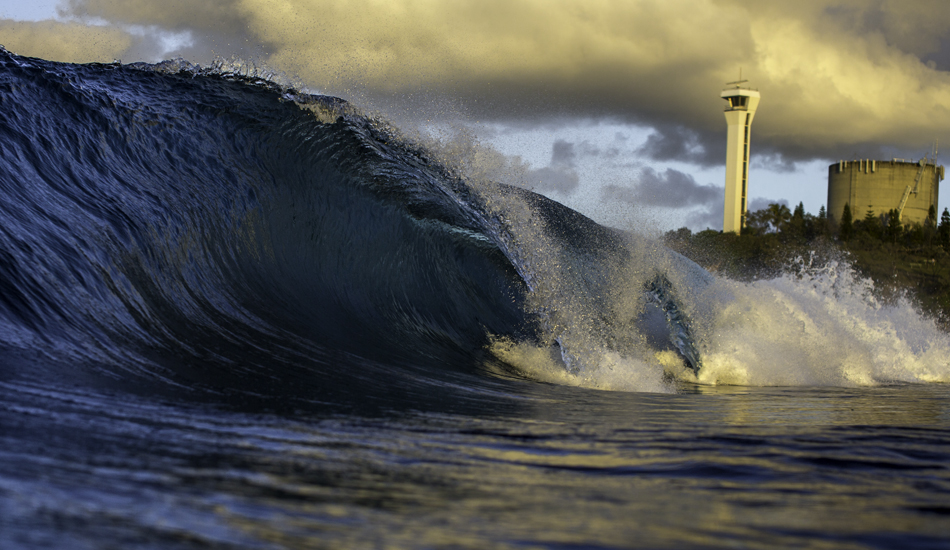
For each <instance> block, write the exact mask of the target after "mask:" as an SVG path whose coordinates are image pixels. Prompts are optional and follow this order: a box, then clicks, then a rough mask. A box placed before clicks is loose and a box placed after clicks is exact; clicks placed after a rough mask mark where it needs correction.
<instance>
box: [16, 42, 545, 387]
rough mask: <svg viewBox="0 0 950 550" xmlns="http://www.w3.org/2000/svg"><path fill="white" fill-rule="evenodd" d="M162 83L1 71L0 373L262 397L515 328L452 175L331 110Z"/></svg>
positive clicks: (124, 71) (87, 71) (59, 71)
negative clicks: (91, 377)
mask: <svg viewBox="0 0 950 550" xmlns="http://www.w3.org/2000/svg"><path fill="white" fill-rule="evenodd" d="M163 69H165V70H163ZM177 69H179V68H176V70H173V71H172V70H167V67H164V66H151V67H149V66H138V67H136V66H131V67H130V66H119V65H98V64H92V65H86V66H77V65H66V64H57V63H50V62H45V61H41V60H36V59H27V58H21V57H17V56H14V55H12V54H9V53H7V52H3V53H2V55H0V94H2V95H0V119H2V120H0V143H2V152H0V185H2V186H3V188H2V192H3V195H4V197H5V199H4V201H3V203H2V205H0V280H2V285H3V288H2V295H0V334H2V335H3V337H2V342H0V345H2V346H3V348H4V351H5V352H6V353H7V354H8V355H10V356H11V357H16V358H18V359H17V360H11V361H8V364H14V363H30V364H33V365H34V366H32V367H29V368H27V370H29V369H35V368H36V367H35V364H36V363H37V362H39V363H42V364H44V365H47V366H48V365H51V364H59V365H68V368H66V370H72V371H74V373H75V372H78V371H80V370H82V369H81V368H80V366H81V365H85V366H90V367H91V368H92V369H93V370H97V371H101V372H103V373H105V374H106V376H107V377H111V378H127V377H131V378H143V377H144V378H147V379H152V380H154V379H163V380H165V381H166V382H170V383H171V384H173V385H185V386H194V385H206V386H209V387H211V386H215V385H218V384H220V383H221V382H220V380H219V379H220V377H221V376H224V375H228V376H230V377H231V378H234V377H238V378H240V377H241V376H244V375H248V376H250V377H251V378H252V379H253V380H254V382H253V384H252V385H253V386H255V387H257V389H260V388H259V386H258V385H259V384H261V381H262V380H269V379H271V378H274V377H277V378H280V379H281V384H287V383H288V381H292V380H295V378H294V376H296V377H297V378H298V380H297V381H298V382H299V381H302V380H303V379H313V378H314V377H315V376H316V377H318V378H320V379H321V382H320V383H321V384H327V383H332V380H333V379H338V380H348V381H352V377H353V376H354V373H353V372H347V371H351V370H353V369H354V368H355V367H354V365H355V364H357V363H358V364H360V367H359V368H360V369H362V370H363V372H361V373H359V374H358V376H363V377H366V378H368V379H373V378H374V375H373V374H371V373H368V372H366V371H367V370H371V368H372V365H373V364H377V365H384V366H386V368H389V366H391V365H394V364H405V365H416V366H424V367H429V371H431V370H433V369H432V367H434V366H437V367H438V368H440V369H446V368H448V369H456V370H463V371H464V370H471V369H472V368H475V367H473V365H475V366H477V365H479V364H481V363H480V362H481V361H482V360H481V359H480V350H482V349H484V347H485V345H486V344H487V342H488V340H487V338H488V336H487V335H488V334H503V335H511V336H512V337H516V338H519V339H520V338H525V337H529V336H530V335H531V334H532V331H533V328H532V322H531V320H530V318H529V316H527V315H526V314H525V313H524V311H525V309H524V307H523V302H524V296H525V286H524V284H523V282H522V281H521V279H520V277H519V275H518V274H517V272H516V270H515V269H514V268H513V267H512V265H511V263H510V262H509V261H508V259H507V258H506V257H505V256H504V254H503V253H502V252H501V250H500V249H499V248H498V247H497V246H496V245H495V243H494V242H493V240H492V238H491V237H490V236H487V235H486V232H485V224H484V222H483V220H480V219H479V215H478V214H477V212H476V211H474V210H473V209H472V207H471V206H470V205H469V204H468V201H469V200H470V197H469V196H467V190H466V189H465V187H464V185H462V183H461V182H460V181H459V180H458V179H457V178H452V177H450V176H449V175H448V174H447V173H446V172H445V170H444V169H442V168H440V167H439V166H436V165H432V164H430V163H429V162H428V161H427V160H426V159H425V158H424V157H423V156H421V155H420V154H417V153H413V152H411V151H409V150H407V149H406V148H405V147H403V146H401V145H398V144H395V143H391V142H390V141H391V138H392V136H390V135H386V134H385V133H384V132H383V131H381V130H379V129H377V128H375V127H374V126H373V124H372V123H371V122H370V121H369V120H367V119H365V118H361V117H358V116H355V115H352V116H342V115H341V116H334V117H332V118H331V119H330V120H332V122H322V121H321V117H320V116H316V115H315V114H314V113H317V115H319V114H321V113H323V114H326V113H334V112H337V111H339V112H340V113H342V110H343V109H344V107H345V105H344V104H343V102H342V101H340V100H336V99H333V98H325V97H311V96H301V97H294V96H292V95H290V94H289V93H287V92H286V91H283V90H281V89H280V88H278V87H276V86H274V85H272V84H270V83H267V82H263V81H256V82H255V81H252V80H251V79H242V78H237V77H233V76H232V77H228V76H226V75H220V74H217V75H216V74H210V73H207V74H199V72H197V71H195V70H194V69H193V68H191V70H187V69H189V68H188V67H185V69H181V70H177ZM295 99H296V100H297V101H296V102H295V101H294V100H295ZM299 104H305V106H306V107H307V108H301V106H300V105H299ZM323 118H324V119H326V117H323ZM481 355H484V353H481ZM357 358H358V359H359V360H357ZM295 372H296V375H295V374H294V373H295ZM427 372H428V371H427ZM255 373H256V374H258V375H260V376H254V374H255ZM315 373H316V374H315ZM231 382H233V380H231ZM336 389H340V388H336Z"/></svg>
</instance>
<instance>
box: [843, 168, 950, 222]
mask: <svg viewBox="0 0 950 550" xmlns="http://www.w3.org/2000/svg"><path fill="white" fill-rule="evenodd" d="M943 176H944V170H943V166H937V165H935V164H933V163H931V162H928V161H927V160H926V159H925V160H921V161H920V162H913V161H906V160H902V159H894V160H885V161H881V160H842V161H839V162H836V163H834V164H832V165H831V166H829V167H828V215H829V216H832V217H833V218H834V219H835V220H837V221H841V213H842V212H843V211H844V205H845V203H849V204H850V205H851V216H852V218H853V219H854V220H861V219H864V216H865V215H866V214H867V211H868V210H872V211H873V212H874V214H875V215H876V216H879V215H881V214H887V213H888V212H890V211H891V210H892V209H895V210H897V209H899V210H900V213H901V221H903V222H904V223H915V222H916V223H923V222H924V220H925V219H926V218H927V212H928V211H929V210H930V205H933V206H934V208H936V207H937V194H938V192H939V189H940V181H941V180H943ZM939 214H940V213H939V212H938V213H937V215H938V216H939Z"/></svg>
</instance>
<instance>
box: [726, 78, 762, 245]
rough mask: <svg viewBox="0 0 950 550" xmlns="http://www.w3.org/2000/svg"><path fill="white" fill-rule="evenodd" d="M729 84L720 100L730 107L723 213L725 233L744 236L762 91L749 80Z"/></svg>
mask: <svg viewBox="0 0 950 550" xmlns="http://www.w3.org/2000/svg"><path fill="white" fill-rule="evenodd" d="M739 78H740V80H738V81H736V82H729V83H727V86H731V87H730V88H726V89H725V90H723V92H722V94H721V95H720V97H722V98H723V99H725V100H726V101H728V102H729V105H728V106H726V124H728V125H729V130H728V132H727V134H726V136H727V138H726V205H725V208H723V213H722V230H723V231H724V232H726V231H731V232H733V233H740V232H741V231H742V226H743V225H745V212H746V193H747V185H748V182H749V132H750V129H751V127H752V118H753V117H754V116H755V109H756V107H758V106H759V92H758V91H756V90H751V89H749V88H745V87H743V86H742V85H743V84H745V83H746V82H748V81H747V80H741V78H742V76H741V73H740V76H739Z"/></svg>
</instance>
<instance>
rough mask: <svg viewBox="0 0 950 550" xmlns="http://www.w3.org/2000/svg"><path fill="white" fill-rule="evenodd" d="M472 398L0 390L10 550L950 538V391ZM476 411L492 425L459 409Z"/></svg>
mask: <svg viewBox="0 0 950 550" xmlns="http://www.w3.org/2000/svg"><path fill="white" fill-rule="evenodd" d="M481 386H482V391H483V392H485V393H488V392H495V395H493V396H492V397H491V398H488V399H486V398H484V397H473V403H469V404H466V403H460V404H447V406H446V407H445V409H446V410H445V411H438V410H437V411H424V410H412V409H411V407H408V408H407V410H401V411H395V410H394V411H390V412H388V413H386V414H380V415H368V416H365V415H333V414H325V413H320V412H314V411H307V410H306V409H300V410H295V411H291V410H280V409H281V407H280V404H279V403H273V404H271V406H264V407H262V408H260V409H259V410H255V411H253V412H247V411H242V410H241V409H242V404H241V403H230V404H207V403H194V402H192V403H188V402H184V403H183V402H168V401H155V400H151V399H146V398H141V397H132V396H129V395H123V396H115V395H111V396H110V395H102V394H94V393H89V392H87V391H77V390H70V389H66V388H57V389H51V388H50V387H47V386H45V385H44V386H39V385H26V384H9V383H8V384H4V385H2V386H0V403H2V404H0V411H2V412H0V434H2V436H0V445H2V450H0V496H2V498H0V518H2V519H0V527H2V529H0V543H2V546H3V547H4V548H38V547H48V548H64V547H70V548H84V547H85V548H103V547H125V548H153V547H154V548H205V547H209V546H210V547H224V548H228V547H235V548H374V547H376V548H382V547H385V548H642V547H649V548H685V547H690V548H707V547H708V548H727V547H743V548H775V547H807V548H946V547H947V544H948V543H950V538H948V533H950V469H948V464H950V388H948V387H947V386H945V385H930V386H896V387H881V388H856V389H840V388H788V389H785V388H737V387H733V388H729V387H716V388H709V387H693V386H691V387H685V388H681V389H682V390H683V391H682V392H681V393H680V394H676V395H656V394H632V393H620V392H599V391H592V390H585V389H580V388H565V387H558V386H548V385H538V384H533V383H522V382H504V381H499V382H497V383H495V382H492V383H482V384H481ZM260 405H261V404H260V403H258V404H255V405H254V408H255V409H258V408H259V407H260ZM471 406H474V408H478V407H484V410H482V411H479V412H474V411H471V410H469V411H466V412H461V413H460V412H452V411H453V410H457V409H465V408H467V407H471ZM268 409H273V410H272V411H268Z"/></svg>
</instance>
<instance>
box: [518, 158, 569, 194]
mask: <svg viewBox="0 0 950 550" xmlns="http://www.w3.org/2000/svg"><path fill="white" fill-rule="evenodd" d="M524 183H525V187H528V188H529V189H531V190H533V191H537V192H539V193H541V192H544V191H556V192H558V193H564V194H570V193H573V192H574V191H575V190H576V189H577V186H578V185H579V184H580V177H579V176H578V175H577V172H575V171H574V169H573V168H570V167H567V166H564V165H552V166H545V167H544V168H539V169H537V170H529V171H528V172H526V173H525V178H524Z"/></svg>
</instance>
